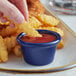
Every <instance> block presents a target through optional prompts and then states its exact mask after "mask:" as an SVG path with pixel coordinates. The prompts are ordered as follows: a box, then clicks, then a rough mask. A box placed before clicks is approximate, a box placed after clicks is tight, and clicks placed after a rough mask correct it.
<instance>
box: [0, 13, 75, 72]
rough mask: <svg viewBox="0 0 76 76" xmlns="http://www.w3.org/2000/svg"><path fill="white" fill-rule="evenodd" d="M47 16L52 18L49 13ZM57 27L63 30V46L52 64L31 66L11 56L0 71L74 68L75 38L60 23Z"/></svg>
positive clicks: (21, 59)
mask: <svg viewBox="0 0 76 76" xmlns="http://www.w3.org/2000/svg"><path fill="white" fill-rule="evenodd" d="M48 13H49V12H48ZM49 14H50V15H53V16H54V14H52V13H51V12H50V13H49ZM58 26H59V27H60V28H62V29H63V30H64V33H65V36H64V45H65V46H64V48H63V49H61V50H58V51H56V54H55V59H54V61H53V63H52V64H48V65H46V66H32V65H29V64H27V63H26V62H24V60H23V58H17V57H16V56H13V55H11V56H10V57H9V61H8V62H7V63H2V64H0V70H1V71H8V72H16V73H45V72H57V71H62V70H67V69H70V68H73V67H76V37H75V36H74V35H73V34H72V32H71V31H70V29H69V28H68V27H67V26H66V25H65V24H64V23H63V22H62V21H61V22H60V24H59V25H58Z"/></svg>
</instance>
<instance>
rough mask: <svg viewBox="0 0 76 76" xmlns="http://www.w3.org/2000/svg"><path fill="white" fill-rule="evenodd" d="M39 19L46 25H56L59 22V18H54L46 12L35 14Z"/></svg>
mask: <svg viewBox="0 0 76 76" xmlns="http://www.w3.org/2000/svg"><path fill="white" fill-rule="evenodd" d="M36 17H37V18H38V20H39V21H41V22H42V23H43V24H46V25H48V26H52V27H53V26H56V25H57V24H58V23H59V20H58V19H56V18H54V17H53V16H49V15H46V14H39V15H38V16H36Z"/></svg>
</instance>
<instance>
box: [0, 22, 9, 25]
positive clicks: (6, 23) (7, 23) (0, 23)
mask: <svg viewBox="0 0 76 76" xmlns="http://www.w3.org/2000/svg"><path fill="white" fill-rule="evenodd" d="M9 23H10V22H9V21H7V22H5V23H2V22H0V26H1V25H3V26H6V25H9Z"/></svg>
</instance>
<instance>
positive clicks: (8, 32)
mask: <svg viewBox="0 0 76 76" xmlns="http://www.w3.org/2000/svg"><path fill="white" fill-rule="evenodd" d="M16 31H17V27H15V28H12V27H10V26H7V27H6V28H3V29H2V30H1V31H0V35H1V36H2V37H6V36H9V35H11V34H14V33H16Z"/></svg>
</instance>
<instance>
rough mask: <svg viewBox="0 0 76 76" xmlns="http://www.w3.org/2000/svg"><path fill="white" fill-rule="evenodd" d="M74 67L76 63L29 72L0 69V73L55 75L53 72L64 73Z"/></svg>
mask: <svg viewBox="0 0 76 76" xmlns="http://www.w3.org/2000/svg"><path fill="white" fill-rule="evenodd" d="M75 67H76V62H74V63H71V64H67V65H64V66H60V67H54V68H48V69H31V70H27V69H25V70H21V69H8V68H0V71H2V72H7V73H13V72H14V73H16V74H31V73H33V74H34V73H36V74H39V73H42V74H43V73H55V72H61V71H66V70H70V69H72V68H75Z"/></svg>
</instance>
